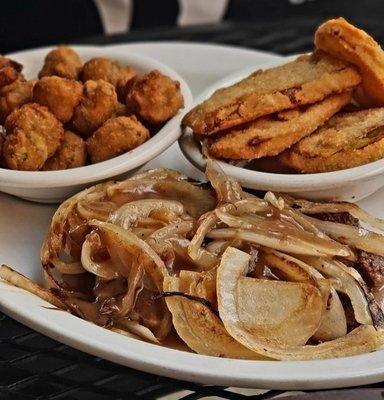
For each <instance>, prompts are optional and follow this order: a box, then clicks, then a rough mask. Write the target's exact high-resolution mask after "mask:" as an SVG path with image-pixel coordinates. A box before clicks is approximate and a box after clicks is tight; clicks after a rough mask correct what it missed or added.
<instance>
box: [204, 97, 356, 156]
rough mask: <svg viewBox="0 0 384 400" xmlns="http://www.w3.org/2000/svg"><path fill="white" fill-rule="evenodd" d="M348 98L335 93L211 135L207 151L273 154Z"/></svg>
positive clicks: (328, 115) (249, 154) (227, 154)
mask: <svg viewBox="0 0 384 400" xmlns="http://www.w3.org/2000/svg"><path fill="white" fill-rule="evenodd" d="M350 100H351V92H345V93H341V94H336V95H332V96H329V97H327V98H325V99H324V100H323V101H321V102H318V103H315V104H312V105H310V106H308V107H306V108H302V109H293V110H289V111H282V112H280V113H278V114H277V115H276V114H273V115H271V116H267V117H263V118H259V119H257V120H256V121H253V122H250V123H248V124H245V125H243V126H241V127H236V128H233V129H230V130H229V131H225V133H224V134H223V136H220V137H218V138H215V137H212V139H211V137H210V138H209V141H208V147H207V148H208V152H209V154H210V155H212V156H213V157H216V158H225V159H231V160H250V159H255V158H261V157H267V156H275V155H277V154H279V153H281V152H282V151H284V150H285V149H287V148H289V147H291V146H292V145H293V144H294V143H296V142H298V141H299V140H300V139H302V138H304V137H306V136H308V135H310V134H311V133H312V132H313V131H315V130H316V129H317V128H318V127H319V126H321V125H322V124H323V123H324V122H325V121H327V120H328V119H329V118H331V117H332V116H333V115H334V114H335V113H337V112H338V111H339V110H340V109H341V108H342V107H343V106H344V105H346V104H348V103H349V102H350Z"/></svg>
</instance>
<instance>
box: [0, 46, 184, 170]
mask: <svg viewBox="0 0 384 400" xmlns="http://www.w3.org/2000/svg"><path fill="white" fill-rule="evenodd" d="M183 103H184V101H183V96H182V94H181V91H180V84H179V82H177V81H173V80H172V79H171V78H170V77H168V76H166V75H163V74H162V73H161V72H159V71H157V70H154V71H151V72H149V73H146V74H143V75H139V74H137V73H136V71H135V70H134V69H133V68H131V67H130V66H125V65H122V64H120V63H119V62H117V61H114V60H110V59H108V58H92V59H90V60H89V61H87V62H86V63H85V64H84V65H83V64H82V62H81V59H80V57H79V55H78V54H77V53H76V52H75V50H73V49H72V48H70V47H68V46H64V45H62V46H59V47H57V48H55V49H54V50H52V51H50V52H49V53H48V54H47V56H46V58H45V62H44V65H43V67H42V69H41V71H40V72H39V79H32V80H26V79H25V77H24V76H23V74H22V66H21V65H20V64H19V63H17V62H15V61H13V60H11V59H9V58H6V57H0V124H2V125H3V127H4V130H3V134H1V133H0V162H1V165H2V166H4V167H7V168H10V169H14V170H23V171H37V170H44V171H48V170H58V169H68V168H76V167H81V166H83V165H86V164H87V163H88V162H89V163H92V164H94V163H98V162H100V161H105V160H108V159H110V158H113V157H116V156H118V155H120V154H123V153H125V152H128V151H130V150H133V149H134V148H136V147H137V146H139V145H140V144H142V143H144V142H145V141H146V140H148V139H149V138H150V136H151V134H155V133H156V132H157V130H158V129H159V128H160V127H161V125H162V124H163V123H165V122H166V121H167V120H169V119H170V118H172V117H173V116H174V115H176V114H177V112H178V111H179V109H180V108H182V107H183Z"/></svg>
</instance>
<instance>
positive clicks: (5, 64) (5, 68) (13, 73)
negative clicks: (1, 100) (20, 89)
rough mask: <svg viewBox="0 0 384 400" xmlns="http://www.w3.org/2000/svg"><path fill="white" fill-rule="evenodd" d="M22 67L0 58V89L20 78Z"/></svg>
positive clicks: (14, 62)
mask: <svg viewBox="0 0 384 400" xmlns="http://www.w3.org/2000/svg"><path fill="white" fill-rule="evenodd" d="M22 69H23V66H22V65H21V64H19V63H18V62H16V61H14V60H11V59H10V58H8V57H4V56H0V87H3V86H7V85H10V84H11V83H13V82H15V81H16V80H17V79H18V78H19V77H22V74H21V71H22Z"/></svg>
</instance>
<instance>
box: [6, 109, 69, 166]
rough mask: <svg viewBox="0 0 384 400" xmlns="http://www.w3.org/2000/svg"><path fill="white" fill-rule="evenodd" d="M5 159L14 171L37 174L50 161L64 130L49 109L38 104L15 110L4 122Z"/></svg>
mask: <svg viewBox="0 0 384 400" xmlns="http://www.w3.org/2000/svg"><path fill="white" fill-rule="evenodd" d="M5 129H6V131H7V136H6V139H5V142H4V144H3V156H4V160H5V163H6V165H7V166H8V167H9V168H11V169H16V170H24V171H36V170H38V169H40V168H41V167H42V166H43V165H44V163H45V161H46V160H47V159H48V158H49V157H51V156H52V155H53V154H54V153H55V152H56V150H57V149H58V147H59V146H60V142H61V139H62V136H63V132H64V130H63V127H62V125H61V123H60V122H59V121H58V120H57V119H56V118H55V116H54V115H53V114H52V113H51V112H50V111H49V110H48V108H46V107H44V106H41V105H40V104H36V103H29V104H25V105H24V106H22V107H21V108H19V109H17V110H14V111H13V112H12V113H11V114H10V115H9V116H8V118H7V119H6V121H5Z"/></svg>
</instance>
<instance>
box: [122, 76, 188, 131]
mask: <svg viewBox="0 0 384 400" xmlns="http://www.w3.org/2000/svg"><path fill="white" fill-rule="evenodd" d="M126 104H127V107H128V108H129V109H132V110H133V111H134V112H135V113H137V114H139V115H140V116H141V117H142V118H143V119H144V120H146V121H148V122H150V123H153V124H159V123H162V122H165V121H167V120H168V119H170V118H172V117H173V116H174V115H176V114H177V112H178V111H179V110H180V108H182V107H183V106H184V99H183V96H182V94H181V90H180V83H179V82H178V81H174V80H172V79H171V78H169V77H168V76H166V75H163V74H162V73H161V72H159V71H157V70H154V71H151V72H149V73H148V74H145V75H141V76H137V77H135V78H134V79H132V80H131V81H129V82H128V84H127V98H126Z"/></svg>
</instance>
